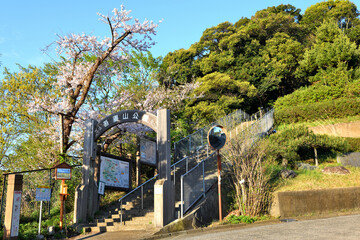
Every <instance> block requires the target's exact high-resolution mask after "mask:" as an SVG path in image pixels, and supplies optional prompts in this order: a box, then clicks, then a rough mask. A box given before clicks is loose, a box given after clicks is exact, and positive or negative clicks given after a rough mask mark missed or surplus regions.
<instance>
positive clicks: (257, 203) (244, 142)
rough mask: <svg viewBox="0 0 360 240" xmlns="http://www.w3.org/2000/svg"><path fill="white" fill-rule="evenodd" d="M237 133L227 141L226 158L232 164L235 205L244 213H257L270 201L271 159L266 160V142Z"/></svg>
mask: <svg viewBox="0 0 360 240" xmlns="http://www.w3.org/2000/svg"><path fill="white" fill-rule="evenodd" d="M245 135H246V134H244V135H242V134H240V135H238V136H236V137H234V138H232V139H230V140H229V141H228V142H227V147H226V152H225V151H224V153H223V154H224V155H225V159H226V160H227V161H228V162H227V163H228V164H229V165H230V166H231V167H230V171H231V177H232V178H233V181H232V182H233V184H234V188H235V191H236V194H235V199H236V205H237V206H239V211H240V214H241V215H247V216H258V215H261V214H262V213H266V212H267V211H268V207H269V203H270V187H271V186H270V184H269V182H270V180H271V177H272V175H273V174H272V169H273V168H270V167H269V166H270V165H271V162H269V161H265V154H266V151H265V149H266V142H265V141H257V142H255V143H254V142H253V140H252V138H251V137H249V136H245Z"/></svg>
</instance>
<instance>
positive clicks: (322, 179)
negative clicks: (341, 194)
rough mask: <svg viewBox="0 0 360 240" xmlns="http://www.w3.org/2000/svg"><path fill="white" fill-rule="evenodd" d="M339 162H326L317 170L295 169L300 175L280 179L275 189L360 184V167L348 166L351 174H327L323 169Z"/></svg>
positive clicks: (281, 190) (313, 188)
mask: <svg viewBox="0 0 360 240" xmlns="http://www.w3.org/2000/svg"><path fill="white" fill-rule="evenodd" d="M338 165H339V164H337V163H324V164H321V165H319V167H318V168H317V169H315V170H294V171H295V172H296V173H297V174H298V176H297V177H295V178H292V179H279V182H278V184H277V186H276V188H275V191H278V192H286V191H303V190H315V189H325V188H345V187H359V186H360V168H358V167H351V166H346V168H347V169H348V170H349V171H350V174H345V175H340V174H325V173H322V172H321V170H322V169H323V168H324V167H328V166H338Z"/></svg>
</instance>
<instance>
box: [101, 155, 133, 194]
mask: <svg viewBox="0 0 360 240" xmlns="http://www.w3.org/2000/svg"><path fill="white" fill-rule="evenodd" d="M100 161H101V162H100V182H104V184H105V186H109V187H117V188H126V189H129V188H130V171H129V163H128V162H125V161H121V160H117V159H113V158H109V157H105V156H101V157H100Z"/></svg>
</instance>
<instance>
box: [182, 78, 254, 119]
mask: <svg viewBox="0 0 360 240" xmlns="http://www.w3.org/2000/svg"><path fill="white" fill-rule="evenodd" d="M198 82H199V83H200V85H199V87H197V88H196V89H195V90H194V92H193V94H194V95H195V96H196V98H194V99H193V100H191V101H190V102H189V103H188V107H187V108H186V109H185V116H187V117H190V118H191V120H192V121H194V122H196V123H198V124H200V125H202V124H204V123H209V122H211V121H215V120H216V119H218V118H219V117H222V116H224V115H226V114H229V113H230V112H232V111H234V110H236V109H239V108H241V106H242V104H243V102H244V101H245V99H247V98H249V97H252V96H253V95H254V94H255V88H254V86H252V85H251V84H250V83H249V82H245V81H238V80H236V79H232V78H231V77H230V76H229V75H227V74H224V73H218V72H214V73H211V74H208V75H206V76H204V77H203V78H200V79H199V80H198Z"/></svg>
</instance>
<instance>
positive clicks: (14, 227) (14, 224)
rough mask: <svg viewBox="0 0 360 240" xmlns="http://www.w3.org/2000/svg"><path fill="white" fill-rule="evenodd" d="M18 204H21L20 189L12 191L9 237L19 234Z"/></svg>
mask: <svg viewBox="0 0 360 240" xmlns="http://www.w3.org/2000/svg"><path fill="white" fill-rule="evenodd" d="M20 206H21V191H14V202H13V209H12V221H11V233H10V236H11V237H17V236H18V235H19V224H20Z"/></svg>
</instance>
